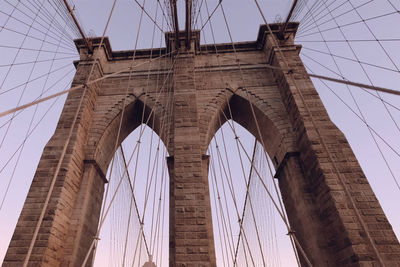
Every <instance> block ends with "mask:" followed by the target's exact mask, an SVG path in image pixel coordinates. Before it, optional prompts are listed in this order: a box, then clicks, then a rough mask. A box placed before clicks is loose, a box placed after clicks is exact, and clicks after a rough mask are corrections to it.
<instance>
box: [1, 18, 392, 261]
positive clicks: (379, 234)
mask: <svg viewBox="0 0 400 267" xmlns="http://www.w3.org/2000/svg"><path fill="white" fill-rule="evenodd" d="M297 26H298V24H296V23H290V24H289V25H288V28H287V32H286V38H285V39H284V40H280V41H279V48H278V46H274V45H273V44H274V42H273V41H272V40H273V38H275V37H276V36H274V35H277V34H278V32H279V27H280V25H279V24H271V25H270V27H271V28H272V31H273V34H272V35H271V33H270V32H268V31H267V30H266V29H267V28H266V26H265V25H263V26H261V27H260V31H259V34H258V38H257V40H256V41H253V42H244V43H235V45H234V46H235V47H233V46H232V45H231V44H217V45H215V46H214V45H200V41H199V39H200V33H199V32H196V31H193V32H192V36H191V40H190V42H189V43H185V42H184V40H185V38H184V37H185V36H184V34H178V35H174V34H167V35H166V40H167V42H166V43H167V47H166V48H163V49H161V50H160V53H161V54H162V55H164V57H163V58H161V59H157V60H155V61H153V62H154V63H152V64H151V65H150V67H149V64H150V63H146V62H148V61H149V59H150V58H151V57H153V58H155V57H158V56H159V55H156V53H152V51H151V50H138V51H136V52H135V62H136V63H137V65H138V66H139V67H137V68H135V69H133V72H132V79H131V81H129V79H128V76H129V71H126V72H121V73H119V74H118V75H115V76H113V77H110V78H107V79H104V80H103V81H102V82H99V83H96V84H92V85H90V86H89V88H88V90H86V95H85V96H84V98H83V105H82V106H81V109H80V111H79V116H78V121H77V123H76V125H75V128H74V129H73V133H74V134H73V135H72V139H71V141H70V142H69V146H68V149H67V154H66V156H65V158H64V160H63V163H62V168H61V171H60V173H59V175H58V177H57V180H56V184H55V190H54V191H53V194H52V195H51V199H50V203H49V206H48V208H47V210H46V214H45V217H44V221H43V223H42V225H41V227H40V231H39V235H38V238H37V240H36V243H35V245H34V248H33V252H32V255H31V257H30V261H29V266H81V265H82V262H83V260H84V257H85V254H86V252H87V251H88V249H89V246H90V244H91V242H92V240H93V237H94V236H95V234H96V229H97V224H98V220H99V214H100V208H101V202H102V197H103V190H104V189H103V188H104V184H105V183H106V182H107V180H106V176H105V174H106V171H107V168H108V165H109V163H110V161H111V158H112V156H113V155H114V153H115V151H114V144H115V140H116V138H117V132H118V129H119V125H120V120H121V116H122V115H123V120H122V126H121V134H120V138H119V140H118V142H122V141H123V140H124V138H125V137H126V136H127V135H128V134H129V133H130V132H132V131H133V130H134V129H135V128H136V127H138V126H139V125H140V123H141V122H142V120H141V118H142V113H143V111H144V113H143V114H144V119H145V120H147V121H149V122H150V123H148V125H149V126H152V127H153V130H154V131H155V132H156V133H157V134H158V135H159V136H160V137H161V138H162V140H163V141H164V143H165V144H166V146H167V149H168V152H169V155H170V156H169V157H168V158H167V163H168V168H169V173H170V245H169V246H170V248H169V251H170V254H169V262H170V266H171V267H173V266H179V267H183V266H196V267H200V266H216V259H215V249H214V240H213V232H212V220H211V211H210V197H209V188H208V156H207V155H206V149H207V147H208V144H209V142H210V140H211V138H212V137H213V136H214V134H215V132H216V131H217V130H218V129H219V127H220V125H221V123H223V122H224V121H226V120H227V119H232V120H234V121H236V122H237V123H239V124H241V125H242V126H243V127H245V128H246V129H247V130H248V131H249V132H250V133H252V134H253V135H254V136H256V137H257V138H258V140H259V141H263V142H264V143H265V147H266V149H267V153H268V154H269V156H270V157H271V159H273V162H274V164H275V169H276V170H277V172H276V175H275V177H276V178H277V179H278V180H279V187H280V190H281V192H282V197H283V201H284V205H285V208H286V211H287V214H288V218H289V222H290V225H291V227H292V230H293V231H294V233H295V235H296V237H297V238H298V240H299V243H300V244H301V246H302V248H303V249H304V251H305V254H306V255H307V256H308V258H309V259H310V261H311V263H312V264H313V266H381V265H385V266H400V264H399V262H400V246H399V243H398V240H397V238H396V236H395V234H394V232H393V230H392V227H391V225H390V224H389V222H388V221H387V219H386V216H385V215H384V213H383V211H382V208H381V206H380V204H379V202H378V200H377V199H376V197H375V195H374V193H373V192H372V190H371V188H370V185H369V183H368V181H367V179H366V177H365V175H364V174H363V171H362V170H361V168H360V166H359V163H358V162H357V159H356V158H355V156H354V154H353V152H352V150H351V148H350V146H349V144H348V142H347V141H346V138H345V137H344V135H343V134H342V133H341V132H340V130H338V128H337V127H336V126H335V125H334V124H333V123H332V122H331V120H330V119H329V116H328V114H327V112H326V110H325V108H324V106H323V104H322V102H321V100H320V98H319V96H318V94H317V92H316V90H315V88H314V86H313V84H312V82H311V80H310V78H309V77H308V75H307V72H306V70H305V68H304V66H303V64H302V62H301V59H300V57H299V51H300V49H301V47H300V46H298V45H295V44H294V41H293V40H294V35H295V33H296V30H297ZM176 36H179V38H175V37H176ZM176 39H178V40H176ZM92 41H93V47H94V50H95V51H94V53H95V54H97V55H98V59H99V60H98V61H96V62H95V73H94V77H93V78H97V77H102V76H104V75H107V74H110V73H114V72H117V71H120V70H123V69H124V68H126V67H127V66H129V64H130V63H131V61H132V57H133V54H134V52H133V51H112V49H111V46H110V43H109V41H108V39H105V42H104V44H103V45H102V46H101V47H100V46H99V44H100V40H99V39H93V40H92ZM76 46H77V48H78V50H79V53H80V57H81V59H80V61H79V62H77V63H76V68H77V72H76V75H75V79H74V81H73V85H79V84H82V83H84V82H85V81H86V78H87V75H88V72H89V69H90V67H91V66H92V64H93V58H94V57H93V56H91V55H90V54H88V51H87V49H86V48H85V46H84V43H83V42H82V41H81V40H77V41H76ZM234 48H235V49H234ZM175 49H177V50H175ZM279 50H280V51H279ZM235 51H236V53H235ZM278 52H279V53H278ZM280 52H281V53H280ZM168 53H171V55H168ZM282 55H283V56H284V58H285V60H286V61H287V62H288V64H289V69H288V68H287V67H286V65H285V62H284V60H283V58H282ZM236 56H237V58H236ZM155 62H158V63H155ZM136 63H135V64H136ZM159 64H160V65H159ZM160 66H162V69H161V70H160ZM271 66H272V67H271ZM169 70H171V71H169ZM171 73H172V74H171ZM170 74H171V75H170ZM148 76H149V77H150V79H147V77H148ZM165 83H168V84H169V85H170V86H167V87H165V86H163V84H165ZM126 88H128V89H129V90H128V92H129V93H128V94H126ZM163 88H164V89H163ZM165 88H167V89H166V90H165ZM83 92H84V91H83V90H76V91H73V92H71V93H70V94H69V95H68V98H67V101H66V103H65V106H64V109H63V112H62V114H61V117H60V120H59V123H58V126H57V128H56V131H55V133H54V135H53V137H52V138H51V139H50V141H49V142H48V144H47V145H46V147H45V149H44V151H43V155H42V158H41V160H40V163H39V166H38V168H37V171H36V174H35V177H34V179H33V182H32V185H31V188H30V191H29V194H28V196H27V198H26V201H25V205H24V207H23V210H22V212H21V215H20V217H19V220H18V224H17V226H16V229H15V232H14V235H13V237H12V240H11V243H10V245H9V248H8V251H7V254H6V257H5V260H4V263H3V266H22V262H23V261H24V259H25V257H26V254H27V251H28V247H29V243H30V241H31V239H32V235H33V231H34V228H35V225H36V222H37V220H38V218H39V214H40V212H41V209H42V207H43V203H44V201H45V197H46V193H47V191H48V188H49V185H50V179H51V177H52V176H53V174H54V172H55V166H56V165H57V162H58V160H59V158H60V154H61V152H60V151H61V150H62V144H63V143H64V140H65V138H66V136H67V135H68V132H69V130H70V128H71V123H72V122H71V121H72V117H73V116H74V114H75V111H76V109H77V107H78V104H79V99H80V98H81V95H82V93H83ZM123 103H125V104H126V105H125V108H123V107H122V106H123ZM169 107H170V108H169ZM122 110H124V114H122ZM258 128H259V129H260V131H258ZM259 133H261V134H259ZM302 262H303V265H304V266H306V263H305V261H304V258H303V259H302Z"/></svg>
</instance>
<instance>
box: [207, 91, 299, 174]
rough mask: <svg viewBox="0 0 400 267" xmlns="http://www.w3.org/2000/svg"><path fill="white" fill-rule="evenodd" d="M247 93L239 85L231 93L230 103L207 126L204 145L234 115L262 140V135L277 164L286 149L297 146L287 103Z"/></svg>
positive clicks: (242, 124) (225, 104) (219, 109)
mask: <svg viewBox="0 0 400 267" xmlns="http://www.w3.org/2000/svg"><path fill="white" fill-rule="evenodd" d="M246 94H247V93H246V92H245V91H244V90H243V89H241V88H239V89H237V90H236V91H235V92H233V93H232V94H231V95H230V96H229V100H228V101H229V105H228V104H227V103H226V101H224V102H223V103H222V104H221V106H220V107H219V108H218V109H216V112H215V114H214V116H213V119H212V123H211V124H210V127H209V129H208V134H207V140H206V146H205V147H208V145H209V144H210V142H211V139H212V138H213V137H214V135H215V133H216V132H217V131H218V130H219V129H220V127H221V126H222V125H224V123H225V122H226V121H227V120H230V119H231V120H233V121H235V122H236V123H238V124H240V125H241V126H242V127H243V128H245V129H246V130H247V131H248V132H249V133H251V134H252V135H253V136H255V137H256V138H257V140H258V141H259V142H261V138H262V140H263V142H264V144H265V146H266V149H267V153H268V155H269V156H270V158H271V159H274V158H275V159H276V160H274V164H275V165H276V164H277V161H279V162H280V161H281V160H282V158H283V157H284V155H285V154H286V153H287V152H291V151H295V150H296V144H295V138H294V133H293V131H292V129H291V124H290V122H289V119H288V118H287V116H286V115H285V113H284V112H285V110H284V107H283V106H282V105H275V106H273V105H271V104H270V103H269V102H266V101H265V100H261V101H257V96H256V95H255V94H252V93H251V92H250V94H249V95H250V97H252V99H250V101H249V100H248V99H247V96H246ZM250 105H252V107H253V110H254V114H255V117H256V120H257V123H258V126H259V128H260V131H261V135H262V136H260V135H259V133H258V130H257V123H256V121H255V120H254V115H253V112H252V110H251V107H250ZM275 167H276V166H275Z"/></svg>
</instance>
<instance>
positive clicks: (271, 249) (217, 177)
mask: <svg viewBox="0 0 400 267" xmlns="http://www.w3.org/2000/svg"><path fill="white" fill-rule="evenodd" d="M242 122H244V121H242ZM243 125H246V124H244V123H243ZM247 125H249V124H248V123H247ZM207 153H208V154H209V155H210V166H209V186H210V197H211V206H212V218H213V230H214V240H215V248H216V257H217V266H296V264H297V263H296V255H295V253H296V252H294V250H293V246H292V244H291V240H290V238H289V237H288V236H287V232H288V231H287V228H286V226H285V224H284V223H283V222H282V220H281V218H280V215H279V212H277V210H276V207H275V206H274V202H275V205H278V207H279V208H282V206H281V204H280V203H281V196H280V192H279V190H277V191H275V190H276V187H275V186H274V181H273V179H274V178H273V174H275V168H274V166H273V163H272V161H271V159H270V158H269V157H268V156H267V153H265V152H264V148H263V146H262V145H261V143H260V142H258V141H257V140H256V138H255V137H254V135H253V134H251V133H250V132H249V131H248V130H247V129H246V128H244V127H243V126H242V125H241V124H239V123H237V122H236V121H233V120H231V119H229V120H227V121H225V122H224V124H223V125H222V126H221V127H220V128H219V129H218V131H217V132H216V133H215V135H214V137H213V138H212V140H211V141H210V144H209V146H208V149H207ZM266 190H268V191H269V192H267V191H266ZM268 194H271V195H268ZM281 212H282V211H281ZM283 212H284V211H283Z"/></svg>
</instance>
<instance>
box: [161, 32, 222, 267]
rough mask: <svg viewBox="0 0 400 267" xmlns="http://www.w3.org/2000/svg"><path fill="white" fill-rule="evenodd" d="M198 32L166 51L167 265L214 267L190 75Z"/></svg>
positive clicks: (204, 162) (204, 167)
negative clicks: (169, 76)
mask: <svg viewBox="0 0 400 267" xmlns="http://www.w3.org/2000/svg"><path fill="white" fill-rule="evenodd" d="M196 36H198V34H197V35H196V32H195V33H194V34H193V39H192V41H191V42H190V44H189V45H186V44H185V43H184V41H185V36H184V34H183V33H182V35H180V36H179V40H178V41H179V42H181V44H180V45H178V44H176V42H175V41H174V39H173V36H172V34H171V35H170V36H169V37H168V36H167V39H168V38H170V40H169V41H170V42H169V44H170V49H177V52H176V53H175V58H174V59H173V60H174V61H175V62H174V73H173V90H174V96H173V105H174V106H173V126H172V131H173V135H172V136H173V139H172V142H173V145H172V150H173V152H172V153H173V155H172V156H170V157H169V158H168V159H167V161H168V168H169V174H170V223H169V225H170V237H169V238H170V239H169V240H170V241H169V242H170V244H169V251H170V252H169V266H216V261H215V249H214V238H213V229H212V221H211V206H210V196H209V187H208V165H209V164H208V163H209V159H208V156H206V155H203V154H202V151H201V143H200V131H199V125H198V113H197V101H196V94H197V93H196V85H195V79H194V63H195V46H196V41H195V40H198V38H196Z"/></svg>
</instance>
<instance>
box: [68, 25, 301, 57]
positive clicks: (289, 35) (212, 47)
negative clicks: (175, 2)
mask: <svg viewBox="0 0 400 267" xmlns="http://www.w3.org/2000/svg"><path fill="white" fill-rule="evenodd" d="M282 25H283V24H282V23H272V24H269V26H270V28H271V31H272V33H273V34H274V35H276V36H278V34H279V31H280V29H281V27H282ZM298 26H299V23H298V22H290V23H289V24H288V25H287V28H286V31H285V36H286V39H285V40H287V39H291V40H294V37H295V35H296V32H297V29H298ZM269 34H270V33H269V31H268V28H267V25H265V24H263V25H260V28H259V31H258V35H257V39H256V41H246V42H236V43H234V45H235V49H236V50H237V51H246V50H249V51H250V50H260V49H263V47H264V46H265V44H266V43H267V37H268V35H269ZM191 36H192V43H193V44H194V45H193V46H194V47H193V48H194V50H195V52H196V53H202V52H204V51H207V53H213V52H216V50H217V51H218V53H224V52H232V51H233V46H232V43H220V44H205V45H201V44H200V31H199V30H193V31H192V34H191ZM178 38H179V42H180V43H181V44H183V43H182V42H185V32H179V35H178ZM285 40H283V41H281V42H285ZM74 42H75V46H76V48H77V49H78V51H79V53H80V55H81V57H82V55H83V54H87V53H88V49H87V47H86V43H85V42H84V40H83V39H76V40H75V41H74ZM89 42H91V44H92V46H93V48H94V49H96V48H98V47H99V46H100V43H101V37H95V38H90V39H89ZM174 42H175V33H173V32H166V33H165V43H166V47H163V48H153V49H137V50H136V52H135V51H134V50H121V51H113V50H112V47H111V43H110V40H109V38H108V37H104V40H103V44H102V47H103V48H104V50H105V54H106V56H107V59H108V60H123V59H130V58H132V57H133V55H135V57H136V58H149V57H150V56H152V57H158V56H159V55H160V53H161V55H165V54H166V53H169V52H170V51H171V48H172V47H173V45H174ZM289 43H290V41H289ZM156 51H157V52H156Z"/></svg>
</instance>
